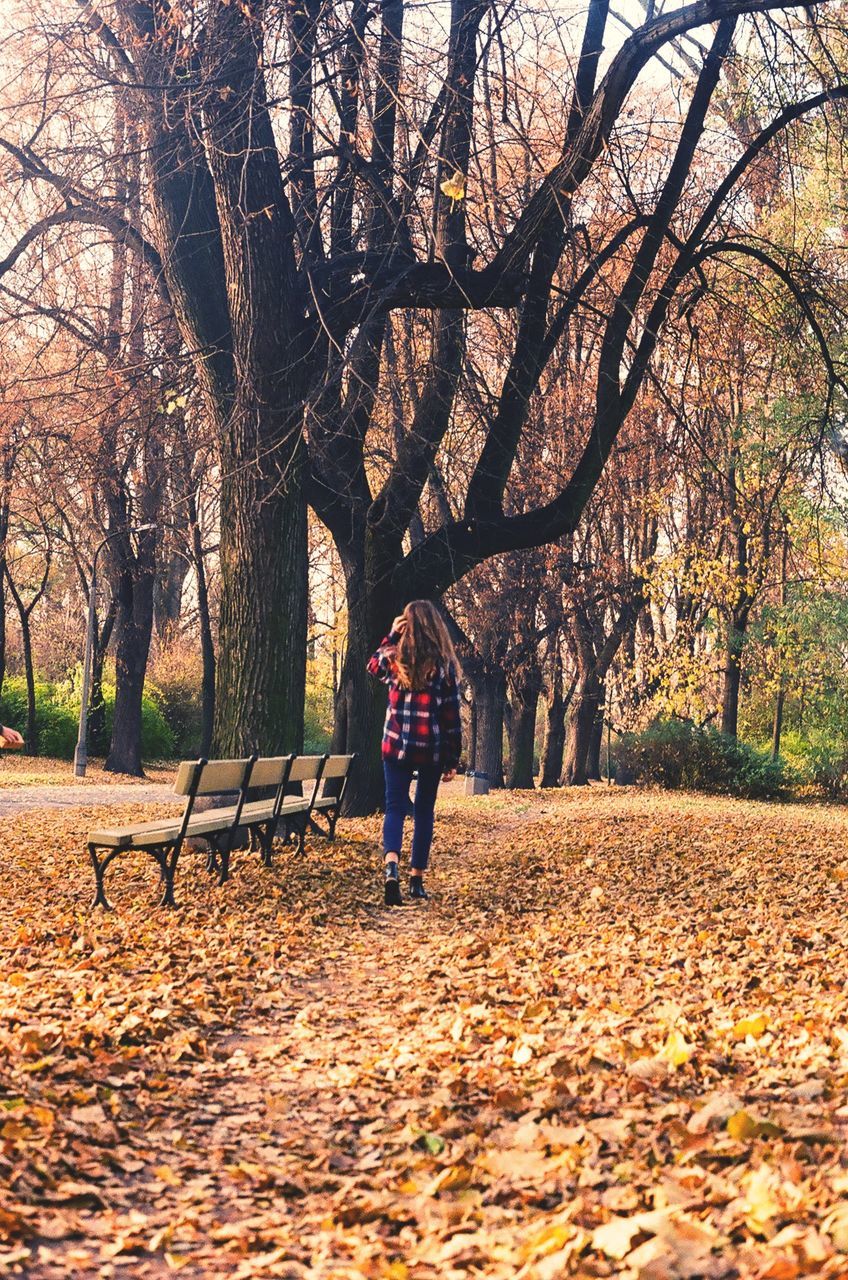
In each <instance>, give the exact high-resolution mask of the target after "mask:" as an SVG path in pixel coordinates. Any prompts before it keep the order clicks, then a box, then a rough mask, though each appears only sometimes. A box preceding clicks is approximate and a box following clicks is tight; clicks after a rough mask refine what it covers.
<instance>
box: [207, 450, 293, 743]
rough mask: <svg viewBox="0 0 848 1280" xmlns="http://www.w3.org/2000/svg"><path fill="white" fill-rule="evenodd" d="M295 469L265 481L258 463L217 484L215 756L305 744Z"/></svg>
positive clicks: (271, 475)
mask: <svg viewBox="0 0 848 1280" xmlns="http://www.w3.org/2000/svg"><path fill="white" fill-rule="evenodd" d="M298 470H299V469H298V468H297V467H293V468H292V473H291V474H290V475H289V476H288V477H286V476H285V475H284V474H282V473H279V474H278V473H276V472H274V473H272V474H270V475H269V474H268V473H267V469H266V468H265V467H264V466H263V463H262V462H261V461H257V462H255V463H254V464H253V466H252V467H249V468H243V469H241V470H235V471H233V472H231V473H230V474H229V475H228V476H226V477H225V479H224V481H223V483H222V486H221V621H220V631H219V651H218V668H217V675H216V696H215V730H214V735H213V749H214V750H215V752H216V753H217V754H219V755H221V756H242V755H248V754H250V752H252V751H258V752H261V753H262V754H264V755H274V754H276V753H278V752H284V751H295V752H296V751H300V750H301V749H302V747H303V712H304V701H305V682H306V615H307V608H306V603H307V590H308V582H307V567H308V562H307V540H306V504H305V502H304V500H303V494H302V492H301V488H300V477H299V474H298Z"/></svg>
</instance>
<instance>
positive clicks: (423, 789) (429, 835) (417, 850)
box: [383, 756, 442, 871]
mask: <svg viewBox="0 0 848 1280" xmlns="http://www.w3.org/2000/svg"><path fill="white" fill-rule="evenodd" d="M416 772H417V774H418V785H417V786H416V788H415V808H414V810H413V813H414V819H415V825H414V828H413V832H412V869H413V871H426V870H427V863H428V862H429V860H430V845H431V844H432V843H433V822H434V809H435V807H436V792H437V791H438V790H439V783H440V781H441V778H442V767H441V765H437V764H425V765H411V764H406V763H405V762H404V761H403V760H393V759H392V758H391V757H389V756H383V773H384V774H385V776H386V816H385V818H384V819H383V852H384V853H400V850H401V845H402V844H403V820H404V818H405V817H406V814H407V809H408V806H409V787H410V783H411V782H412V775H413V773H416Z"/></svg>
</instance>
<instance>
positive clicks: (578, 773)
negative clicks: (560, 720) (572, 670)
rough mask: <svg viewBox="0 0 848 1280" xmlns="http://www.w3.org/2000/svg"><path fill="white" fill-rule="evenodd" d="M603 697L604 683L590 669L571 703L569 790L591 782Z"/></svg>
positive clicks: (566, 779)
mask: <svg viewBox="0 0 848 1280" xmlns="http://www.w3.org/2000/svg"><path fill="white" fill-rule="evenodd" d="M600 698H601V685H600V682H599V681H598V678H597V676H596V674H595V672H594V671H591V670H590V671H588V672H587V673H585V674H584V675H583V676H581V678H580V680H579V681H578V684H577V688H576V690H575V693H574V697H573V699H572V703H571V715H570V716H569V719H568V733H567V735H566V743H565V765H564V767H563V771H562V780H563V784H564V785H565V786H567V787H585V785H586V783H587V782H588V781H589V752H590V750H591V747H592V735H593V732H594V728H595V720H596V718H597V714H598V706H599V704H600Z"/></svg>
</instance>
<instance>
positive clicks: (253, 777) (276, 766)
mask: <svg viewBox="0 0 848 1280" xmlns="http://www.w3.org/2000/svg"><path fill="white" fill-rule="evenodd" d="M293 758H294V757H293V756H262V757H260V759H259V760H257V761H256V763H255V764H254V766H253V769H252V770H251V773H250V790H251V791H252V790H253V788H254V787H278V786H279V785H280V783H281V782H283V781H284V780H285V776H286V769H287V768H288V765H289V761H290V760H292V759H293Z"/></svg>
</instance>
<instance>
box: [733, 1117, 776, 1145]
mask: <svg viewBox="0 0 848 1280" xmlns="http://www.w3.org/2000/svg"><path fill="white" fill-rule="evenodd" d="M727 1132H728V1133H729V1135H730V1137H731V1138H733V1139H734V1140H735V1141H736V1142H750V1141H751V1140H752V1139H753V1138H779V1137H780V1135H781V1134H782V1133H784V1132H785V1130H783V1129H781V1127H780V1125H778V1124H772V1122H771V1121H770V1120H755V1119H754V1117H753V1116H752V1115H749V1114H748V1112H747V1111H736V1112H734V1114H733V1115H732V1116H731V1117H730V1118H729V1120H728V1121H727Z"/></svg>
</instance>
